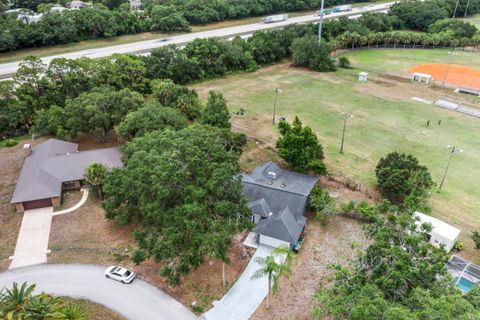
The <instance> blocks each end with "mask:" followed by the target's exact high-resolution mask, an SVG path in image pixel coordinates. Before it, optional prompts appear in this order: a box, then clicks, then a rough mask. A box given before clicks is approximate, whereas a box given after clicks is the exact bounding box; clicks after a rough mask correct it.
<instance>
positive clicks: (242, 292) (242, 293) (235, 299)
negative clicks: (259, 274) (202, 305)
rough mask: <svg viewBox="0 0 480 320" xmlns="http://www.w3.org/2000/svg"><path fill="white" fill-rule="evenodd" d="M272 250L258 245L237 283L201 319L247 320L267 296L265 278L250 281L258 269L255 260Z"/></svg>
mask: <svg viewBox="0 0 480 320" xmlns="http://www.w3.org/2000/svg"><path fill="white" fill-rule="evenodd" d="M273 250H274V248H272V247H268V246H265V245H259V246H258V248H257V251H256V252H255V254H254V255H253V257H252V259H251V260H250V262H249V263H248V265H247V267H246V268H245V271H244V272H243V273H242V275H241V276H240V278H239V279H238V281H237V282H236V283H235V284H234V285H233V287H232V288H231V289H230V290H229V291H228V292H227V294H226V295H225V296H224V297H223V298H222V299H221V300H220V301H215V302H214V303H213V306H214V307H213V308H212V309H210V310H209V311H207V312H206V313H205V314H204V315H203V319H205V320H226V319H228V320H248V319H249V318H250V317H251V316H252V314H253V313H254V312H255V310H257V308H258V306H259V305H260V304H261V303H262V301H263V299H265V297H266V296H267V294H268V279H267V277H263V278H260V279H256V280H252V279H251V278H252V275H253V274H254V273H255V271H257V270H258V269H259V268H260V267H259V265H258V263H256V262H255V258H256V257H266V256H269V255H271V254H272V251H273ZM275 260H277V262H280V260H281V257H276V258H275Z"/></svg>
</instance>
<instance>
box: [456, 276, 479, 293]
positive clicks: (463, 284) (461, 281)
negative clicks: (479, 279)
mask: <svg viewBox="0 0 480 320" xmlns="http://www.w3.org/2000/svg"><path fill="white" fill-rule="evenodd" d="M455 280H456V281H457V287H458V289H460V290H462V291H463V292H464V293H467V292H468V291H470V290H471V289H472V288H473V286H474V285H475V284H474V283H473V282H472V281H470V280H467V279H465V278H463V277H460V278H456V279H455Z"/></svg>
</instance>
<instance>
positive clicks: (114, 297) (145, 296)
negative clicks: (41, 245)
mask: <svg viewBox="0 0 480 320" xmlns="http://www.w3.org/2000/svg"><path fill="white" fill-rule="evenodd" d="M104 270H105V269H104V268H103V267H99V266H93V265H78V264H69V265H62V264H57V265H55V264H52V265H41V266H34V267H27V268H22V269H16V270H12V271H8V272H4V273H1V274H0V288H3V287H5V286H6V287H10V288H11V286H12V283H13V282H17V283H23V282H25V281H26V282H27V283H29V284H36V285H37V286H36V289H35V292H37V293H40V292H42V291H44V292H47V293H51V294H54V295H57V296H67V297H72V298H83V299H88V300H90V301H93V302H96V303H99V304H102V305H104V306H106V307H108V308H109V309H112V310H115V311H117V312H118V313H120V314H122V315H123V316H124V317H126V318H128V319H132V320H138V319H142V320H190V319H192V320H193V319H196V316H195V315H194V314H193V313H191V312H190V311H189V310H188V309H187V308H186V307H184V306H183V305H182V304H180V303H179V302H178V301H176V300H175V299H173V298H172V297H170V296H169V295H167V294H166V293H164V292H163V291H161V290H159V289H157V288H155V287H154V286H152V285H149V284H148V283H146V282H144V281H141V280H139V279H135V281H133V283H132V284H129V285H126V284H122V283H119V282H116V281H113V280H111V279H107V278H105V276H104V275H103V271H104Z"/></svg>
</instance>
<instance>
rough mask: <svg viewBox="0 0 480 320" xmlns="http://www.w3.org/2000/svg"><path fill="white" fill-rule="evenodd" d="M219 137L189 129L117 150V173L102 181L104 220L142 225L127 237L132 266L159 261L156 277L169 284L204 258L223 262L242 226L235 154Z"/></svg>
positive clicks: (216, 132)
mask: <svg viewBox="0 0 480 320" xmlns="http://www.w3.org/2000/svg"><path fill="white" fill-rule="evenodd" d="M224 134H225V132H224V131H223V130H222V129H216V128H213V127H207V126H205V127H204V126H193V127H187V128H185V129H183V130H180V131H171V130H168V129H167V130H164V131H155V132H152V133H148V134H146V135H145V136H143V137H139V138H135V139H133V140H132V141H131V142H130V143H128V144H127V145H126V146H125V147H124V148H123V152H124V160H125V166H124V167H123V168H117V169H113V170H112V171H111V172H110V174H109V175H108V176H107V179H106V181H105V184H104V187H103V190H104V193H105V200H104V203H103V207H104V208H105V211H106V216H107V218H108V219H114V220H116V221H117V222H119V223H120V224H126V223H129V222H131V221H133V220H136V221H140V222H142V225H143V226H142V227H141V228H139V229H138V230H137V231H136V232H135V238H136V241H137V243H138V250H137V251H136V252H135V254H134V257H133V258H134V261H135V262H137V263H140V262H141V261H143V260H144V259H147V258H149V257H151V258H153V259H154V260H155V261H156V262H161V261H163V262H164V263H165V264H164V267H163V268H162V270H161V274H162V275H164V276H166V277H168V279H169V280H170V282H172V283H178V281H179V280H180V276H181V275H182V274H186V273H188V271H189V270H190V268H192V267H193V268H195V267H198V266H199V265H200V264H201V263H202V261H203V259H204V257H206V256H214V257H220V259H222V260H223V261H226V260H227V259H225V256H226V250H227V248H228V245H225V244H228V243H229V242H230V239H231V237H232V236H233V234H235V233H236V232H238V231H239V230H243V229H244V228H246V227H248V226H249V225H250V222H249V216H250V210H249V209H248V207H247V205H246V200H245V198H244V197H243V195H242V186H241V179H240V165H239V157H240V153H239V152H236V151H235V150H233V149H232V148H230V147H229V146H228V143H227V140H228V139H225V138H224ZM218 235H221V237H218Z"/></svg>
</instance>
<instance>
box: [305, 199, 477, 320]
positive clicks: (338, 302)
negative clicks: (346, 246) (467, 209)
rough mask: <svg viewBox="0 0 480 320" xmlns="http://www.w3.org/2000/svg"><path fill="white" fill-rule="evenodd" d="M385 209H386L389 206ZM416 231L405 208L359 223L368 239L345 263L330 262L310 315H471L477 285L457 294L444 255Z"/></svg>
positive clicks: (412, 319) (415, 319)
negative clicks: (325, 281) (331, 268)
mask: <svg viewBox="0 0 480 320" xmlns="http://www.w3.org/2000/svg"><path fill="white" fill-rule="evenodd" d="M392 208H394V207H391V208H390V209H391V210H392ZM428 229H429V228H428V226H427V225H424V226H422V230H421V231H420V232H417V227H416V224H415V222H414V218H413V215H412V214H411V213H410V212H405V211H400V210H398V209H393V211H389V212H385V213H384V215H381V216H379V217H378V218H377V219H376V220H375V222H374V223H372V224H368V225H366V226H365V227H364V230H365V235H366V237H367V239H369V240H370V242H371V244H369V245H368V246H367V248H366V251H365V252H358V254H357V257H356V258H355V259H354V260H353V261H352V263H351V264H350V266H341V265H336V266H335V267H334V268H335V269H336V273H335V275H334V276H333V277H332V278H331V279H330V280H331V286H328V287H323V288H321V289H319V291H318V292H317V293H316V296H315V298H316V300H317V302H318V304H317V305H316V306H315V308H314V315H315V316H316V317H317V318H321V317H324V316H327V315H330V316H334V317H341V318H344V319H352V320H377V319H392V320H407V319H409V320H420V319H476V318H478V317H480V311H479V309H478V308H477V306H478V292H479V290H480V287H479V288H476V289H474V290H473V291H472V292H471V294H470V293H469V295H465V296H462V293H461V292H460V290H459V289H457V288H456V287H455V285H454V282H453V280H452V279H451V277H450V276H449V274H448V273H447V271H446V270H445V264H446V263H447V262H448V259H449V255H448V254H447V253H446V252H445V250H444V249H443V248H436V247H434V246H432V245H431V244H430V243H429V242H428V241H426V239H427V234H426V231H427V230H428Z"/></svg>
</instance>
